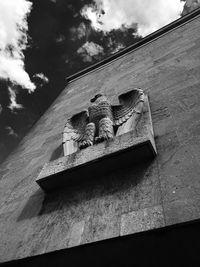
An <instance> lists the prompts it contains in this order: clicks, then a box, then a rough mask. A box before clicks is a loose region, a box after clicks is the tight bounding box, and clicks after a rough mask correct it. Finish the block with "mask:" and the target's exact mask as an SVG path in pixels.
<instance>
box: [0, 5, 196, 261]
mask: <svg viewBox="0 0 200 267" xmlns="http://www.w3.org/2000/svg"><path fill="white" fill-rule="evenodd" d="M68 81H69V82H68V84H67V86H66V88H65V89H64V90H63V92H62V93H61V95H60V96H59V97H58V98H57V99H56V100H55V102H54V103H53V104H52V106H51V107H50V108H49V109H48V110H47V112H46V113H45V114H44V115H43V116H42V117H41V119H40V120H39V121H38V122H37V123H36V124H35V125H34V127H33V129H32V130H31V131H30V133H29V134H28V135H27V136H26V137H25V138H24V139H23V141H22V142H21V143H20V145H19V146H18V148H17V149H16V150H15V151H14V152H13V153H12V154H11V155H10V156H9V157H8V158H7V160H6V161H5V162H4V163H3V164H2V166H1V170H0V176H1V179H0V231H1V234H0V262H1V263H4V264H5V265H9V266H15V265H16V266H36V265H34V264H36V262H40V261H41V262H43V264H44V266H45V263H46V264H47V263H48V265H49V266H54V265H55V264H57V263H58V262H59V264H60V265H59V266H62V264H63V266H64V264H66V261H67V262H68V263H69V264H71V263H74V264H75V263H76V262H79V263H82V262H84V261H86V262H88V263H91V264H93V265H95V266H96V265H97V264H98V263H99V264H101V265H103V264H104V263H105V262H107V263H109V264H111V263H112V262H113V261H118V263H120V260H121V263H123V262H125V261H126V260H125V259H127V258H129V260H130V259H132V260H133V263H134V261H136V262H137V263H138V261H139V259H138V258H137V253H136V254H135V256H134V253H133V254H131V250H130V248H131V247H135V250H134V251H137V250H136V247H137V248H138V249H140V251H141V250H143V249H144V250H145V253H144V254H145V255H147V251H148V250H151V254H150V255H151V258H149V259H148V260H149V263H151V262H155V265H156V261H155V260H156V259H157V260H158V258H159V256H158V255H156V254H157V253H156V250H157V251H159V253H161V251H160V250H161V247H162V245H163V247H164V246H165V245H166V244H165V240H167V238H169V240H171V241H170V242H171V243H170V244H171V245H170V246H169V247H173V242H175V243H174V244H176V241H177V240H179V239H176V240H173V238H172V237H173V236H175V235H176V233H178V232H179V231H182V230H181V228H179V229H178V228H177V230H173V229H175V228H173V227H172V226H178V225H180V227H182V224H184V223H186V222H187V223H188V224H187V225H189V224H190V223H191V224H192V223H194V221H195V222H196V224H195V226H194V225H193V229H195V227H198V220H199V218H200V195H199V192H200V150H199V147H200V105H199V103H200V12H199V10H196V11H194V12H193V13H191V14H189V15H187V16H186V17H183V18H181V19H179V20H178V21H176V22H173V23H172V24H170V25H168V26H166V27H165V28H163V29H161V30H159V31H158V32H156V33H153V34H152V35H150V36H148V37H146V38H144V39H143V40H142V41H141V42H140V43H138V44H136V45H135V46H132V47H130V48H128V49H127V50H126V51H124V52H123V53H119V54H117V55H115V56H114V57H113V58H110V59H108V60H107V61H105V62H102V63H100V64H97V65H96V66H95V67H92V68H90V69H88V70H86V71H83V72H81V73H79V74H77V75H74V76H73V77H71V78H69V79H68ZM134 87H140V88H142V89H143V90H144V92H145V94H147V95H148V97H149V103H150V108H151V115H152V121H153V128H154V134H155V143H156V147H157V153H158V154H157V156H156V157H155V158H154V159H152V160H149V161H147V162H140V163H138V164H133V165H132V166H129V167H128V168H124V167H123V166H120V170H117V171H113V172H112V173H108V174H107V175H104V176H103V177H101V179H98V180H97V179H95V177H96V172H98V169H97V170H96V172H93V173H92V175H93V176H94V179H90V181H85V182H82V183H80V184H78V183H77V184H74V185H72V186H69V187H66V188H63V189H62V190H58V191H56V192H51V193H44V191H43V190H42V189H41V188H40V187H39V186H38V184H37V183H36V178H37V176H38V175H39V173H40V171H41V169H42V167H43V166H44V164H45V163H48V162H51V161H53V160H56V159H58V158H59V157H62V156H63V148H62V132H63V128H64V125H65V122H66V119H67V118H68V117H69V116H71V115H73V114H75V113H78V112H80V111H81V110H83V109H84V108H86V107H88V103H89V100H90V99H91V98H92V97H93V96H94V95H96V94H98V93H99V92H101V93H104V94H106V95H107V96H108V97H109V99H111V100H112V102H113V103H116V102H117V96H118V95H120V94H122V93H123V92H126V91H127V89H128V88H134ZM170 227H172V228H170ZM183 227H184V226H183ZM154 229H158V230H157V231H158V233H159V231H161V233H163V232H162V231H169V232H168V237H166V239H165V238H164V237H156V236H157V235H159V234H157V232H155V233H154V232H151V231H152V230H154ZM159 229H161V230H159ZM165 229H172V230H165ZM170 231H172V232H173V231H175V232H173V233H174V234H172V232H170ZM183 232H184V230H183ZM141 233H142V234H141ZM164 233H165V232H164ZM196 233H197V232H196ZM140 234H141V236H140ZM154 235H155V236H154ZM166 235H167V234H166ZM185 235H187V234H186V232H185ZM180 236H182V234H181V233H180ZM190 236H191V235H190ZM126 238H127V239H126ZM156 238H158V239H159V238H161V239H160V240H159V242H158V243H156V242H157V241H158V239H156ZM182 238H183V240H185V238H186V237H185V238H184V237H183V236H182ZM126 240H127V241H126ZM128 240H129V241H128ZM156 240H157V241H156ZM169 240H168V241H169ZM180 240H182V239H180ZM106 242H108V243H106ZM109 242H110V243H109ZM120 242H122V243H123V242H124V243H123V245H122V243H120ZM126 242H127V243H126ZM180 242H181V241H180ZM188 242H190V241H188ZM186 243H187V242H186ZM120 244H121V245H120ZM127 244H128V245H127ZM147 244H148V246H149V247H148V248H147V247H146V245H147ZM158 244H159V245H158ZM161 244H162V245H161ZM186 245H187V244H186ZM98 246H99V247H98ZM117 246H118V248H117ZM120 246H121V250H120ZM126 246H127V247H126ZM154 246H155V247H154ZM177 246H178V245H177ZM179 246H180V247H181V249H180V251H179V252H181V251H182V252H183V251H184V245H183V244H180V243H179ZM113 248H115V249H116V250H115V249H113ZM154 248H155V249H154ZM95 249H96V250H95ZM102 251H103V252H102ZM108 251H109V252H108ZM116 251H117V253H116ZM118 251H119V253H118ZM120 251H121V255H120ZM153 251H154V252H155V254H153ZM98 252H99V253H100V255H99V254H98ZM59 253H61V254H59ZM95 253H96V254H95ZM126 253H128V255H129V256H128V255H127V254H126ZM171 253H173V251H171ZM94 255H95V256H94ZM102 255H106V256H105V258H104V257H103V256H102ZM62 257H63V261H62V260H61V258H62ZM70 257H71V258H70ZM193 259H194V258H193ZM140 260H141V262H143V260H144V259H143V258H140ZM20 264H21V265H20ZM51 264H54V265H51ZM115 264H116V262H115ZM104 265H105V264H104ZM104 265H103V266H104ZM155 265H154V266H155Z"/></svg>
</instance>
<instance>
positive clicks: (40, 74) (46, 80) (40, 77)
mask: <svg viewBox="0 0 200 267" xmlns="http://www.w3.org/2000/svg"><path fill="white" fill-rule="evenodd" d="M33 77H34V78H38V79H39V80H40V81H42V82H43V83H48V82H49V79H48V78H47V76H45V75H44V73H36V74H34V75H33Z"/></svg>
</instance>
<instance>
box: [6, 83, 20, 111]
mask: <svg viewBox="0 0 200 267" xmlns="http://www.w3.org/2000/svg"><path fill="white" fill-rule="evenodd" d="M8 91H9V95H10V102H11V103H10V105H9V106H8V108H9V109H10V110H11V111H14V110H15V109H22V108H23V106H22V104H18V103H17V101H16V98H17V96H16V92H15V91H14V90H13V89H12V88H10V87H8Z"/></svg>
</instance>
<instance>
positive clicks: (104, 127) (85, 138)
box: [63, 89, 145, 156]
mask: <svg viewBox="0 0 200 267" xmlns="http://www.w3.org/2000/svg"><path fill="white" fill-rule="evenodd" d="M144 100H145V95H144V93H143V91H142V90H141V89H133V90H131V91H129V92H127V93H124V94H122V95H120V96H119V105H112V104H111V103H110V101H109V100H108V99H107V97H106V96H104V95H101V94H98V95H96V96H95V97H94V98H93V99H91V105H90V106H89V107H88V110H83V111H82V112H80V113H78V114H75V115H74V116H72V117H71V118H69V119H68V120H67V122H66V125H65V128H64V132H63V148H64V155H65V156H67V155H70V154H72V153H74V152H76V151H77V150H79V149H84V148H86V147H88V146H92V145H94V144H96V143H100V142H103V141H104V140H111V139H113V138H114V136H118V135H121V134H124V133H126V132H129V131H132V130H135V129H136V126H137V123H138V120H139V118H140V116H141V114H142V110H143V105H144Z"/></svg>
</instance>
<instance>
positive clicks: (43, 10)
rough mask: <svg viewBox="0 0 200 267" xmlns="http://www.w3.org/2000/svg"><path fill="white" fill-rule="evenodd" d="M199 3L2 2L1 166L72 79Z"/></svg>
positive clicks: (175, 0) (176, 0)
mask: <svg viewBox="0 0 200 267" xmlns="http://www.w3.org/2000/svg"><path fill="white" fill-rule="evenodd" d="M191 5H193V7H195V8H196V7H198V6H199V5H200V0H187V2H185V1H183V0H6V1H5V0H0V162H2V161H3V160H4V159H5V158H6V156H7V155H8V154H9V153H10V152H11V151H12V150H13V149H14V148H15V147H16V146H17V144H18V143H19V142H20V140H21V139H22V138H23V137H24V135H26V134H27V133H28V131H30V130H31V127H32V126H33V125H34V123H35V122H36V121H37V120H38V119H39V118H40V116H41V115H42V114H43V113H44V112H45V110H46V109H47V108H48V107H49V106H50V105H51V103H52V102H53V101H54V99H55V98H56V97H57V96H58V95H59V93H60V92H61V91H62V90H63V89H64V87H65V86H66V77H67V76H69V75H71V74H73V73H75V72H77V71H80V70H81V69H84V68H86V67H88V66H90V65H91V64H94V63H96V62H98V61H100V60H102V59H104V58H106V57H108V56H110V55H112V54H114V53H116V52H118V51H119V50H121V49H123V48H125V47H127V46H129V45H131V44H133V43H135V42H138V41H139V40H141V38H143V37H144V36H146V35H148V34H150V33H151V32H154V31H156V30H158V29H159V28H161V27H163V26H164V25H166V24H168V23H170V22H172V21H173V20H175V19H178V18H179V17H180V16H182V15H183V14H184V15H185V14H186V13H188V12H189V11H190V10H191Z"/></svg>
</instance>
